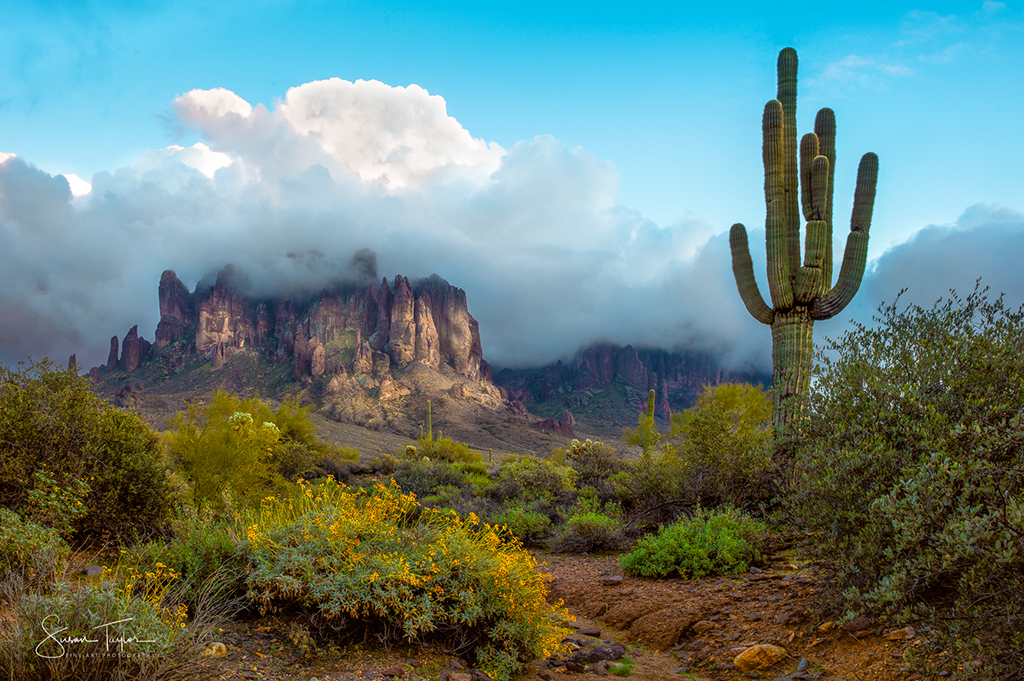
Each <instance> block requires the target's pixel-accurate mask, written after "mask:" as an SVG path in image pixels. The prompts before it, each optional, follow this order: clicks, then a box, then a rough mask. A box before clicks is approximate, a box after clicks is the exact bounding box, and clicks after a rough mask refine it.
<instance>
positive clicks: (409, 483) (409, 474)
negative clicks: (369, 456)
mask: <svg viewBox="0 0 1024 681" xmlns="http://www.w3.org/2000/svg"><path fill="white" fill-rule="evenodd" d="M391 477H392V478H393V479H394V481H395V482H396V483H397V484H398V486H399V487H401V488H402V489H403V490H405V491H406V492H412V493H413V494H415V495H416V496H417V497H418V498H425V497H427V496H429V495H430V494H432V493H433V492H434V490H435V489H437V488H439V487H454V488H456V489H459V490H462V489H464V488H468V487H469V486H470V483H469V482H467V481H466V480H465V479H464V477H463V475H462V472H461V471H459V469H457V468H456V467H454V466H452V465H451V464H450V463H445V462H444V461H434V460H433V459H421V460H418V461H401V462H399V463H398V467H397V468H395V471H394V473H392V474H391Z"/></svg>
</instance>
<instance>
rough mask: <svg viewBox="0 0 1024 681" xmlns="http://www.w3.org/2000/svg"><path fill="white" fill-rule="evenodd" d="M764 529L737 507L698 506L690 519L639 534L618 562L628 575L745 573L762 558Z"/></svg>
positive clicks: (665, 575) (762, 524)
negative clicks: (706, 509) (654, 532)
mask: <svg viewBox="0 0 1024 681" xmlns="http://www.w3.org/2000/svg"><path fill="white" fill-rule="evenodd" d="M767 533H768V528H767V527H766V526H765V525H764V523H762V522H760V521H758V520H754V519H753V518H750V517H749V516H746V515H744V514H742V513H740V512H739V511H737V510H735V509H726V510H724V511H718V512H712V511H705V510H703V509H700V508H698V509H697V511H696V513H694V516H693V517H692V518H689V519H687V520H682V521H679V522H676V523H674V524H672V525H668V526H665V527H662V528H661V529H659V530H658V533H657V534H655V535H647V536H645V537H643V538H642V539H641V540H640V541H639V542H638V543H637V546H636V548H635V549H634V550H633V551H631V552H630V553H627V554H625V555H623V556H620V557H619V564H620V565H621V566H622V568H623V570H625V571H626V572H627V573H628V574H631V575H640V576H643V577H668V576H669V575H679V576H680V577H683V578H701V577H707V576H710V575H720V574H730V573H735V572H745V571H746V570H747V569H748V568H749V567H750V566H751V565H752V564H754V563H756V562H758V561H760V560H761V549H762V546H763V544H764V541H765V539H766V536H767Z"/></svg>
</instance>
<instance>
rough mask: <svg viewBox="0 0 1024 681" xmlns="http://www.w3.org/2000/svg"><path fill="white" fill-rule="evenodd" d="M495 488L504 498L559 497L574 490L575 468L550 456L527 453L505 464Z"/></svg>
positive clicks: (534, 498)
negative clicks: (548, 457)
mask: <svg viewBox="0 0 1024 681" xmlns="http://www.w3.org/2000/svg"><path fill="white" fill-rule="evenodd" d="M495 488H496V489H495V493H496V494H497V495H498V496H499V497H501V498H503V499H510V498H517V499H523V500H525V501H535V500H538V499H556V498H558V497H560V496H562V495H563V494H564V493H566V492H573V491H575V489H576V471H574V470H573V469H572V468H570V467H569V466H566V465H564V464H561V463H558V462H557V461H553V460H551V459H538V458H535V457H532V456H529V455H524V456H521V457H519V458H517V459H511V460H508V461H505V462H504V463H503V464H502V466H501V472H500V473H499V474H498V479H497V480H496V482H495Z"/></svg>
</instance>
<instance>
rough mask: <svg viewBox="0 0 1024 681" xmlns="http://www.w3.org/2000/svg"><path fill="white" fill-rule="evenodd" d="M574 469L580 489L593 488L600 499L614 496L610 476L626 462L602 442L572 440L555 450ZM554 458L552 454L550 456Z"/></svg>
mask: <svg viewBox="0 0 1024 681" xmlns="http://www.w3.org/2000/svg"><path fill="white" fill-rule="evenodd" d="M556 451H557V452H558V453H559V454H561V455H562V456H564V457H565V460H566V461H567V462H568V463H569V465H570V466H572V468H573V470H575V471H576V475H577V484H578V486H579V488H580V489H583V488H585V487H590V488H592V489H594V490H595V491H596V493H597V495H598V496H599V497H600V498H601V500H602V501H608V500H610V499H613V498H614V497H615V488H614V485H613V484H612V483H611V481H610V480H611V478H612V476H614V475H616V474H617V473H621V472H622V471H623V470H624V469H625V467H626V464H625V463H624V462H623V460H622V459H621V458H620V457H619V455H618V454H616V453H615V452H614V451H613V450H612V448H611V447H609V446H608V445H606V444H604V443H603V442H595V441H593V440H586V441H584V442H580V441H579V440H573V441H572V442H570V443H569V447H568V448H567V449H565V450H556ZM552 459H554V456H552Z"/></svg>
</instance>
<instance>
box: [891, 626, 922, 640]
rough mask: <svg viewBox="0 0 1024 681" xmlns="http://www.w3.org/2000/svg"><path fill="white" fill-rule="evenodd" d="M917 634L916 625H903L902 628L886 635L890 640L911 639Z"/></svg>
mask: <svg viewBox="0 0 1024 681" xmlns="http://www.w3.org/2000/svg"><path fill="white" fill-rule="evenodd" d="M915 636H917V631H916V630H915V629H914V627H903V628H902V629H897V630H896V631H892V632H889V635H888V636H886V638H887V639H889V640H890V641H909V640H910V639H912V638H914V637H915Z"/></svg>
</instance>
